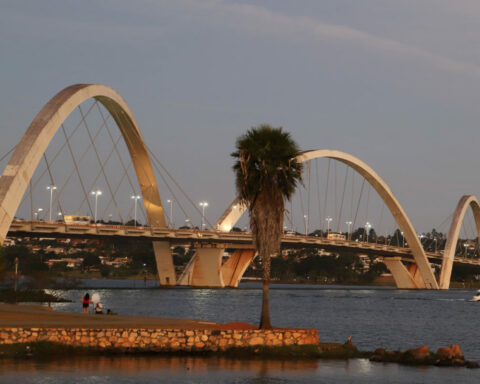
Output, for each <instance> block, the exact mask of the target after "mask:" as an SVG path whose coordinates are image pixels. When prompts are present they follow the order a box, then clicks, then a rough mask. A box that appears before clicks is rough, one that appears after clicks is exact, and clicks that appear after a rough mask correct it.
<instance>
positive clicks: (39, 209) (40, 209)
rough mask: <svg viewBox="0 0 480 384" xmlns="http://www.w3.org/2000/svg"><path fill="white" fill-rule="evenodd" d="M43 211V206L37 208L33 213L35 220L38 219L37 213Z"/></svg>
mask: <svg viewBox="0 0 480 384" xmlns="http://www.w3.org/2000/svg"><path fill="white" fill-rule="evenodd" d="M42 211H43V208H38V209H37V212H35V213H34V215H35V221H36V220H38V214H39V213H40V212H42Z"/></svg>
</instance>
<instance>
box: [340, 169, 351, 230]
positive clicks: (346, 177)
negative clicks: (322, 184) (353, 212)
mask: <svg viewBox="0 0 480 384" xmlns="http://www.w3.org/2000/svg"><path fill="white" fill-rule="evenodd" d="M348 171H349V167H348V165H346V166H345V180H344V181H343V191H342V202H341V204H340V212H339V214H338V220H337V223H338V224H337V232H338V233H340V220H342V212H343V201H344V199H345V190H346V189H347V180H348Z"/></svg>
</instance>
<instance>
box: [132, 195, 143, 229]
mask: <svg viewBox="0 0 480 384" xmlns="http://www.w3.org/2000/svg"><path fill="white" fill-rule="evenodd" d="M140 199H141V196H140V195H133V196H132V200H133V206H134V208H133V212H134V214H133V221H134V223H133V226H134V227H136V226H137V201H138V200H140Z"/></svg>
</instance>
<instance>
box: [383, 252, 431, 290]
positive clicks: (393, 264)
mask: <svg viewBox="0 0 480 384" xmlns="http://www.w3.org/2000/svg"><path fill="white" fill-rule="evenodd" d="M383 262H384V263H385V265H386V266H387V268H388V269H389V270H390V272H392V275H393V279H394V280H395V284H396V285H397V288H399V289H419V288H420V289H421V288H424V287H422V286H419V285H418V282H417V281H415V278H414V277H413V276H412V275H411V274H410V272H409V270H408V269H407V267H406V266H405V264H403V262H402V258H401V257H390V258H385V259H384V260H383Z"/></svg>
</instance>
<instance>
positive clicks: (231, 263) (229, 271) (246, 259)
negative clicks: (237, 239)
mask: <svg viewBox="0 0 480 384" xmlns="http://www.w3.org/2000/svg"><path fill="white" fill-rule="evenodd" d="M255 254H256V251H255V250H253V249H237V250H236V251H235V252H234V253H233V255H232V256H230V258H229V259H228V260H227V261H226V262H225V264H223V266H222V276H223V281H224V282H225V286H226V287H234V288H237V287H238V283H240V280H241V279H242V276H243V274H244V272H245V270H246V269H247V268H248V266H249V265H250V263H251V261H252V260H253V258H254V257H255Z"/></svg>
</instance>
